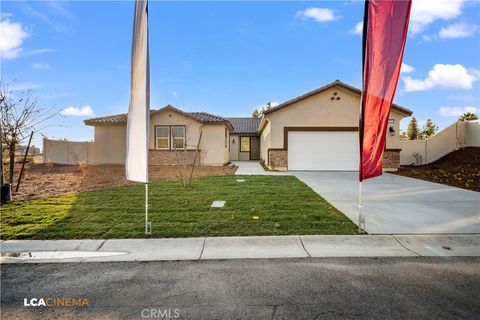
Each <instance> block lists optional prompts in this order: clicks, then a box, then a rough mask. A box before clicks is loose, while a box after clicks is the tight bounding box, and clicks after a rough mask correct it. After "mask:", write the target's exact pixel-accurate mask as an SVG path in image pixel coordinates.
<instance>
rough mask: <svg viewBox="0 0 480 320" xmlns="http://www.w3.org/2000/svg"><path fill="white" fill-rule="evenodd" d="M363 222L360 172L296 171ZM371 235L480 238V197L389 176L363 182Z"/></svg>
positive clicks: (341, 209) (324, 195)
mask: <svg viewBox="0 0 480 320" xmlns="http://www.w3.org/2000/svg"><path fill="white" fill-rule="evenodd" d="M295 176H297V177H298V178H299V179H300V180H302V181H303V182H305V183H306V184H307V185H308V186H310V187H311V188H312V189H313V190H315V192H317V193H318V194H319V195H321V196H322V197H323V198H325V199H326V200H327V201H328V202H330V203H331V204H332V205H333V206H335V207H336V208H337V209H339V210H340V211H342V212H343V213H344V214H345V215H346V216H347V217H349V218H350V219H351V220H352V221H353V222H355V223H358V172H318V171H317V172H307V171H299V172H295ZM363 210H364V212H365V218H366V230H367V232H368V233H370V234H399V233H418V234H432V233H443V234H453V233H480V193H479V192H474V191H468V190H464V189H459V188H454V187H449V186H445V185H441V184H436V183H431V182H427V181H423V180H417V179H412V178H407V177H402V176H398V175H395V174H389V173H385V174H384V175H383V176H380V177H378V178H374V179H370V180H366V181H364V182H363Z"/></svg>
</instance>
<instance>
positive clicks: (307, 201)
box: [0, 176, 357, 239]
mask: <svg viewBox="0 0 480 320" xmlns="http://www.w3.org/2000/svg"><path fill="white" fill-rule="evenodd" d="M237 179H244V180H245V181H244V182H238V181H237ZM149 188H150V192H149V202H150V221H151V222H152V236H153V237H156V238H163V237H199V236H247V235H289V234H355V233H356V232H357V227H356V226H355V225H354V224H353V223H352V222H351V221H350V220H349V219H348V218H347V217H346V216H344V215H343V214H342V213H341V212H339V211H338V210H336V209H335V208H334V207H333V206H332V205H330V204H329V203H328V202H326V201H325V200H324V199H322V198H321V197H319V196H318V195H317V194H316V193H315V192H314V191H313V190H311V189H310V188H309V187H308V186H306V185H305V184H304V183H303V182H301V181H300V180H298V179H297V178H295V177H291V176H242V177H238V176H217V177H203V178H196V179H194V181H193V184H192V187H191V188H189V189H183V188H182V187H181V186H180V185H179V182H177V181H158V182H153V183H151V184H150V185H149ZM214 200H225V201H226V204H225V207H223V208H211V207H210V205H211V203H212V202H213V201H214ZM0 235H1V238H2V239H85V238H89V239H106V238H144V237H145V236H144V186H143V185H132V186H125V187H117V188H112V189H101V190H95V191H85V192H79V193H72V194H67V195H62V196H59V197H53V198H47V199H36V200H29V201H18V202H13V203H10V204H8V205H5V206H3V207H1V230H0Z"/></svg>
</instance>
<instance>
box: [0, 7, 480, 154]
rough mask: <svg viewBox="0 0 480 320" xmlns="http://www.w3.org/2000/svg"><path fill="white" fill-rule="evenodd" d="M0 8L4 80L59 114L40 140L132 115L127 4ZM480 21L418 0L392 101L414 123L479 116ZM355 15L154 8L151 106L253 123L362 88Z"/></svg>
mask: <svg viewBox="0 0 480 320" xmlns="http://www.w3.org/2000/svg"><path fill="white" fill-rule="evenodd" d="M0 5H1V8H0V12H1V17H0V18H1V21H0V63H1V65H0V68H1V78H2V80H3V81H4V82H5V83H7V84H8V85H9V88H10V89H11V90H12V94H13V95H14V96H17V95H18V96H20V95H21V92H22V90H32V92H33V94H34V95H35V96H38V97H39V99H40V103H41V105H42V106H44V107H47V108H51V109H52V110H55V111H58V112H59V115H58V116H56V117H54V118H53V119H51V120H49V123H48V124H49V126H48V127H46V128H45V129H44V130H43V131H42V134H44V135H45V136H47V137H48V138H51V139H68V140H73V141H83V140H92V139H93V128H92V127H89V126H85V125H84V124H83V120H85V119H88V118H92V117H97V116H104V115H110V114H117V113H124V112H127V110H128V102H129V86H130V50H131V42H132V26H133V5H134V3H133V1H48V2H46V1H2V2H1V3H0ZM479 17H480V2H479V1H460V0H453V1H452V0H413V5H412V13H411V21H410V26H409V35H408V39H407V44H406V48H405V55H404V60H403V61H404V65H403V66H402V73H401V76H400V80H399V83H398V88H397V93H396V97H395V102H396V103H397V104H399V105H401V106H404V107H406V108H408V109H410V110H412V111H413V112H414V116H415V117H416V118H417V120H419V123H420V124H423V123H424V122H425V120H426V119H428V118H431V119H432V120H433V121H434V122H435V123H436V124H437V125H439V126H440V128H445V127H446V126H448V125H449V124H451V123H453V122H454V121H455V120H456V118H458V116H459V115H460V114H462V113H463V112H465V111H470V112H477V113H478V111H479V109H480V81H479V80H480V21H479V19H480V18H479ZM362 19H363V1H308V2H303V1H292V2H285V1H281V2H278V1H267V2H260V1H236V2H227V1H215V2H206V1H196V2H185V1H182V2H180V1H150V3H149V32H150V63H151V106H152V108H155V109H156V108H160V107H163V106H165V105H167V104H172V105H174V106H176V107H178V108H180V109H182V110H184V111H205V112H210V113H213V114H217V115H221V116H249V115H250V114H251V113H252V111H253V110H254V109H255V108H257V107H259V106H262V105H265V104H266V103H267V102H271V103H272V104H273V105H275V104H277V103H281V102H283V101H286V100H289V99H291V98H294V97H296V96H299V95H301V94H303V93H306V92H308V91H310V90H313V89H316V88H318V87H320V86H323V85H325V84H328V83H330V82H332V81H334V80H336V79H339V80H341V81H343V82H346V83H348V84H350V85H353V86H355V87H361V30H362V23H361V21H362ZM408 121H409V119H408V118H407V119H405V120H403V121H402V123H401V127H402V128H405V127H406V125H407V123H408ZM34 143H35V144H37V145H41V135H39V134H37V135H36V136H35V139H34Z"/></svg>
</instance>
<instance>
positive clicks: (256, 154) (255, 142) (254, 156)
mask: <svg viewBox="0 0 480 320" xmlns="http://www.w3.org/2000/svg"><path fill="white" fill-rule="evenodd" d="M250 160H260V137H250Z"/></svg>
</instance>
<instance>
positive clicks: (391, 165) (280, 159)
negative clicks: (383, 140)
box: [268, 149, 400, 170]
mask: <svg viewBox="0 0 480 320" xmlns="http://www.w3.org/2000/svg"><path fill="white" fill-rule="evenodd" d="M268 166H269V167H270V168H271V169H273V170H275V169H286V168H287V167H288V151H287V150H268ZM399 167H400V150H399V149H394V150H385V151H384V152H383V168H384V169H387V170H388V169H390V170H392V169H394V170H396V169H398V168H399Z"/></svg>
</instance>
